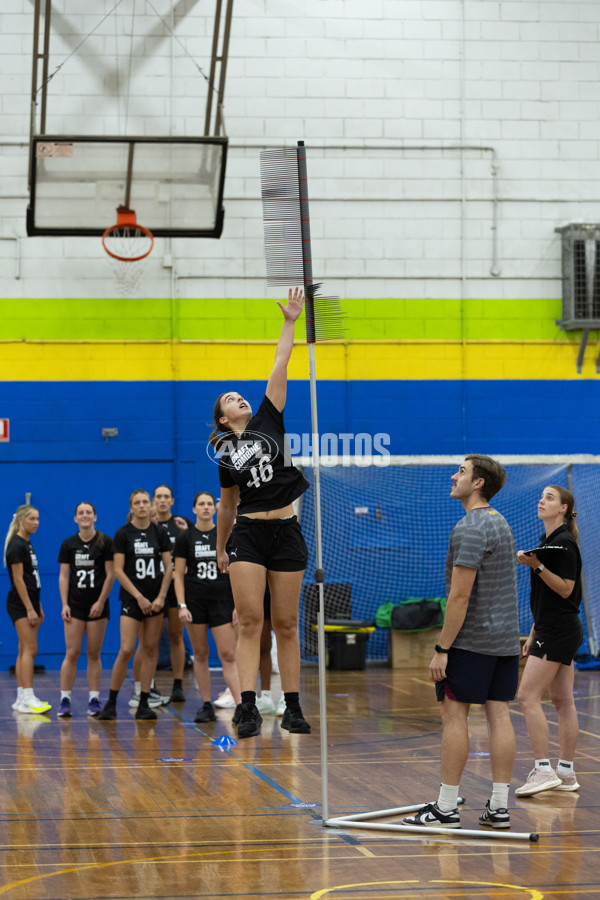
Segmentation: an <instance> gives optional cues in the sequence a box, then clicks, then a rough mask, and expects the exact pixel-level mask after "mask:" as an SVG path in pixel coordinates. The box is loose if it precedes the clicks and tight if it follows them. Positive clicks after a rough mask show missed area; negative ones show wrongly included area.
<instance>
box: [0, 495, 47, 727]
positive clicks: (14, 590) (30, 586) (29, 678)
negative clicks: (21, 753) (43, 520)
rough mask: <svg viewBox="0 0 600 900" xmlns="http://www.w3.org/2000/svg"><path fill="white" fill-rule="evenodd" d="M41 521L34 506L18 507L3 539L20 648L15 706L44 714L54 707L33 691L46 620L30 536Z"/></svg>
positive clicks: (9, 599)
mask: <svg viewBox="0 0 600 900" xmlns="http://www.w3.org/2000/svg"><path fill="white" fill-rule="evenodd" d="M39 524H40V514H39V512H38V511H37V509H36V508H35V507H34V506H30V505H29V504H24V505H23V506H19V507H18V509H17V511H16V513H15V514H14V517H13V520H12V522H11V523H10V527H9V529H8V533H7V535H6V541H5V542H4V564H5V565H6V566H7V567H8V575H9V578H10V590H9V592H8V597H7V600H6V608H7V610H8V614H9V616H10V617H11V619H12V621H13V623H14V626H15V628H16V629H17V637H18V639H19V649H18V653H17V663H16V666H15V670H16V676H17V699H16V701H15V703H13V709H14V710H16V711H17V712H22V713H33V714H35V713H44V712H48V710H49V709H52V706H51V704H50V703H46V702H45V701H44V700H38V698H37V697H36V696H35V694H34V693H33V667H34V660H35V657H36V654H37V650H38V631H39V627H40V625H41V624H42V622H43V621H44V611H43V609H42V604H41V601H40V575H39V572H38V561H37V556H36V555H35V550H34V549H33V547H32V545H31V535H32V534H35V533H36V531H37V530H38V526H39Z"/></svg>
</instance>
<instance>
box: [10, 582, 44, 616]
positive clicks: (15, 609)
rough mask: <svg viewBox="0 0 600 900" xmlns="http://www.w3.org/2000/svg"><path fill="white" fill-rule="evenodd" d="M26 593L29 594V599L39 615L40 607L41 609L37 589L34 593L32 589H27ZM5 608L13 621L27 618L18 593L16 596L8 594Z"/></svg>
mask: <svg viewBox="0 0 600 900" xmlns="http://www.w3.org/2000/svg"><path fill="white" fill-rule="evenodd" d="M27 593H28V594H29V599H30V600H31V605H32V606H33V608H34V609H35V611H36V613H37V614H38V616H39V614H40V609H41V606H40V592H39V591H37V592H36V593H35V594H34V593H33V591H31V590H29V591H27ZM6 610H7V612H8V614H9V616H10V617H11V619H12V620H13V622H16V621H17V619H26V618H27V610H26V609H25V604H24V603H23V601H22V600H21V598H20V597H19V596H18V595H17V596H16V597H11V595H10V594H9V595H8V598H7V600H6Z"/></svg>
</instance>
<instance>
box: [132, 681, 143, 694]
mask: <svg viewBox="0 0 600 900" xmlns="http://www.w3.org/2000/svg"><path fill="white" fill-rule="evenodd" d="M133 690H134V691H135V693H136V694H141V692H142V682H141V681H134V683H133Z"/></svg>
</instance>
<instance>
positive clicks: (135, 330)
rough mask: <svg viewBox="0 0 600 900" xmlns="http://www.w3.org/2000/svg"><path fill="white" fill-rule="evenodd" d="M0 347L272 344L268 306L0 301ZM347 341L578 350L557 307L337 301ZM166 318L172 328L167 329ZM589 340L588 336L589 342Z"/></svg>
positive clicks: (556, 303) (551, 303)
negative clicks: (556, 345)
mask: <svg viewBox="0 0 600 900" xmlns="http://www.w3.org/2000/svg"><path fill="white" fill-rule="evenodd" d="M0 304H1V305H0V339H4V340H22V339H28V340H137V341H143V340H160V339H163V340H164V339H169V338H171V337H174V338H176V339H180V340H186V339H187V340H190V339H203V340H224V339H225V340H227V339H229V340H265V339H267V340H269V339H272V340H275V339H276V338H277V337H278V335H279V329H280V323H281V318H280V314H279V311H278V309H277V306H276V304H275V301H274V300H269V299H258V300H246V299H233V300H222V299H213V298H211V299H178V300H176V301H173V302H172V301H171V300H169V299H161V300H159V299H143V300H140V299H130V298H128V299H122V300H89V299H88V300H79V299H35V300H23V301H21V302H19V303H18V304H17V303H15V301H14V300H1V301H0ZM342 307H343V308H344V310H345V311H346V313H347V316H348V318H347V319H346V322H345V328H346V331H345V337H346V338H347V339H348V340H358V339H363V340H386V339H387V340H403V339H404V340H419V339H421V340H427V339H429V340H435V339H437V340H461V339H465V340H501V341H507V340H509V341H515V340H516V341H534V340H553V341H568V342H575V341H576V342H579V339H580V333H579V332H574V333H573V332H572V333H570V334H568V335H567V334H565V333H564V332H562V331H561V330H560V329H559V328H558V326H557V325H556V324H555V320H556V319H558V318H559V317H560V315H561V301H560V300H557V299H550V300H541V299H537V300H536V299H533V300H481V299H473V300H465V301H464V311H463V314H462V316H461V303H460V301H459V300H454V299H452V300H443V299H442V300H439V299H430V300H415V299H358V300H342ZM172 316H173V321H172ZM591 337H595V333H594V334H593V335H592V336H591Z"/></svg>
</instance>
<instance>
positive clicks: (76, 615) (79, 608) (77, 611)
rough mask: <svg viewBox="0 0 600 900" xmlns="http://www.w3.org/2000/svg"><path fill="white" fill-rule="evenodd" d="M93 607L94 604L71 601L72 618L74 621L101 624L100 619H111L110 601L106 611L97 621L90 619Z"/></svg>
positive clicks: (105, 608) (106, 605)
mask: <svg viewBox="0 0 600 900" xmlns="http://www.w3.org/2000/svg"><path fill="white" fill-rule="evenodd" d="M92 606H93V603H92V604H90V603H81V601H77V600H69V609H70V610H71V617H72V618H73V619H80V620H81V621H82V622H99V621H100V619H110V605H109V601H108V600H107V601H106V603H105V604H104V609H103V610H102V612H101V614H100V615H99V616H98V617H97V618H95V619H90V609H91V608H92Z"/></svg>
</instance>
